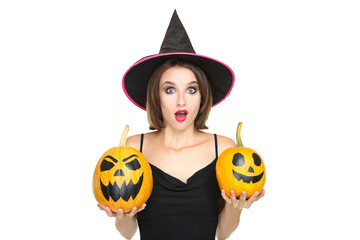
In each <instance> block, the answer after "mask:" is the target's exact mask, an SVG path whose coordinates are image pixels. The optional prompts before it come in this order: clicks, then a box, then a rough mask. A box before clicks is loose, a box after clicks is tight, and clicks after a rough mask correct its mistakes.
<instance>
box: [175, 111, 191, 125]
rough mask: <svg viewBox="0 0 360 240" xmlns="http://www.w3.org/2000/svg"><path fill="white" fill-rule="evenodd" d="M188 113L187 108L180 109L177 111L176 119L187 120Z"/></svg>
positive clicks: (179, 120)
mask: <svg viewBox="0 0 360 240" xmlns="http://www.w3.org/2000/svg"><path fill="white" fill-rule="evenodd" d="M187 114H188V111H186V110H179V111H177V112H176V113H175V119H176V121H178V122H183V121H185V120H186V116H187Z"/></svg>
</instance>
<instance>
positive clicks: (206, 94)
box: [146, 58, 212, 130]
mask: <svg viewBox="0 0 360 240" xmlns="http://www.w3.org/2000/svg"><path fill="white" fill-rule="evenodd" d="M175 66H179V67H183V68H186V69H189V70H191V71H192V72H193V73H194V75H195V77H196V80H197V81H198V86H199V91H200V95H201V102H200V109H199V112H198V115H197V117H196V119H195V123H194V124H195V129H197V130H200V129H207V128H208V127H207V126H206V125H205V123H206V120H207V118H208V116H209V113H210V110H211V107H212V95H211V89H210V85H209V82H208V80H207V78H206V75H205V73H204V72H203V71H202V70H201V68H199V67H198V66H196V65H194V64H192V63H190V62H186V61H183V60H180V59H175V58H172V59H169V60H167V61H166V62H165V63H164V64H162V65H161V66H160V67H158V68H157V69H156V70H155V71H154V73H153V74H152V76H151V78H150V80H149V83H148V86H147V94H146V111H147V117H148V121H149V124H150V129H151V130H160V129H162V128H164V127H165V124H164V119H163V115H162V112H161V104H160V92H159V85H160V79H161V76H162V75H163V73H164V72H165V71H166V70H168V69H169V68H172V67H175Z"/></svg>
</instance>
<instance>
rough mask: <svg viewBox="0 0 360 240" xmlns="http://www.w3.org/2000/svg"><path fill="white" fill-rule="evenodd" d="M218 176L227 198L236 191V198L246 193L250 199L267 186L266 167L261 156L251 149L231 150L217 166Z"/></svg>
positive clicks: (221, 156)
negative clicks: (231, 192) (232, 191)
mask: <svg viewBox="0 0 360 240" xmlns="http://www.w3.org/2000/svg"><path fill="white" fill-rule="evenodd" d="M216 176H217V179H218V183H219V186H220V189H224V190H225V193H226V195H227V196H230V191H231V190H234V191H235V194H236V196H240V194H241V193H242V191H246V193H247V198H249V197H250V196H251V195H252V194H253V193H254V192H255V191H261V190H262V189H263V187H264V184H265V166H264V163H263V161H262V159H261V157H260V155H259V154H258V153H257V152H255V151H254V150H252V149H250V148H245V147H239V148H229V149H227V150H225V151H224V152H223V153H222V154H221V155H220V156H219V159H218V161H217V164H216Z"/></svg>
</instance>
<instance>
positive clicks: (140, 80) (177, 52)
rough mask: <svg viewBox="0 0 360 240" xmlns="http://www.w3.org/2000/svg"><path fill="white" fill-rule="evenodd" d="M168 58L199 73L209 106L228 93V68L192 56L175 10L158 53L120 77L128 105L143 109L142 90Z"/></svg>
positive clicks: (231, 77) (230, 80)
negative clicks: (194, 67) (207, 88)
mask: <svg viewBox="0 0 360 240" xmlns="http://www.w3.org/2000/svg"><path fill="white" fill-rule="evenodd" d="M171 58H176V59H180V60H184V61H188V62H191V63H192V64H195V65H197V66H198V67H200V68H201V69H202V70H203V72H204V73H205V75H206V77H207V79H208V81H209V85H210V88H211V92H212V98H213V103H212V104H213V106H215V105H217V104H218V103H220V102H221V101H223V100H224V99H225V98H226V97H227V96H228V95H229V94H230V92H231V89H232V87H233V85H234V80H235V76H234V72H233V71H232V70H231V68H230V67H229V66H227V65H226V64H224V63H222V62H220V61H218V60H216V59H213V58H210V57H207V56H204V55H199V54H196V53H195V50H194V48H193V46H192V44H191V41H190V39H189V36H188V35H187V33H186V30H185V28H184V26H183V24H182V23H181V21H180V19H179V17H178V15H177V12H176V10H175V11H174V13H173V16H172V18H171V20H170V24H169V26H168V29H167V31H166V34H165V37H164V40H163V42H162V44H161V47H160V51H159V54H155V55H151V56H148V57H144V58H142V59H140V60H139V61H137V62H136V63H135V64H134V65H132V66H131V67H130V68H129V69H128V70H127V71H126V73H125V74H124V76H123V83H122V86H123V90H124V92H125V94H126V96H127V97H128V98H129V99H130V101H131V102H133V103H134V104H135V105H136V106H138V107H140V108H141V109H144V110H146V109H145V106H146V90H147V85H148V82H149V79H150V77H151V75H152V74H153V72H154V71H155V70H156V69H157V68H158V67H159V66H160V65H162V64H163V63H165V62H166V61H167V60H169V59H171Z"/></svg>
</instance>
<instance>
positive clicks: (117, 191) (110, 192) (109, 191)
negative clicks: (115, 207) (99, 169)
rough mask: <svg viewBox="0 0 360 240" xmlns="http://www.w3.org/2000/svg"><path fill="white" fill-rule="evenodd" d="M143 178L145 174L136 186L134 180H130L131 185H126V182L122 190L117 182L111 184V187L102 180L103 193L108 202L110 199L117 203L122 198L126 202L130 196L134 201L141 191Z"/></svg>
mask: <svg viewBox="0 0 360 240" xmlns="http://www.w3.org/2000/svg"><path fill="white" fill-rule="evenodd" d="M143 178H144V173H143V174H142V175H141V177H140V178H139V181H138V182H137V183H136V184H134V183H133V181H132V180H130V182H129V184H126V182H125V181H124V182H123V184H122V185H121V187H120V188H119V185H118V184H117V183H116V181H115V182H114V184H111V182H109V185H107V186H105V185H104V184H103V182H102V181H101V180H100V185H101V191H102V193H103V195H104V197H105V198H106V200H107V201H109V198H110V197H111V198H112V200H113V201H114V202H117V201H118V200H119V199H120V198H122V199H123V200H124V201H128V200H129V198H130V196H132V199H135V198H136V196H137V195H138V193H139V191H140V189H141V186H142V183H143Z"/></svg>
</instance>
